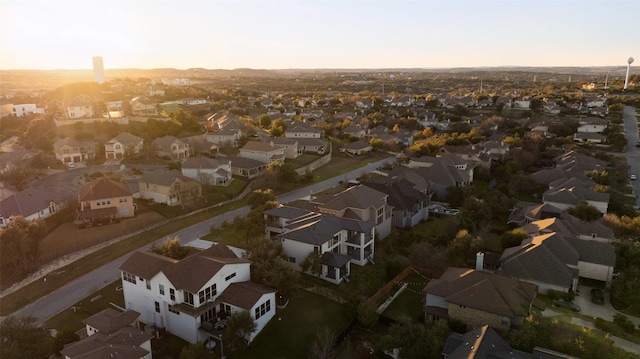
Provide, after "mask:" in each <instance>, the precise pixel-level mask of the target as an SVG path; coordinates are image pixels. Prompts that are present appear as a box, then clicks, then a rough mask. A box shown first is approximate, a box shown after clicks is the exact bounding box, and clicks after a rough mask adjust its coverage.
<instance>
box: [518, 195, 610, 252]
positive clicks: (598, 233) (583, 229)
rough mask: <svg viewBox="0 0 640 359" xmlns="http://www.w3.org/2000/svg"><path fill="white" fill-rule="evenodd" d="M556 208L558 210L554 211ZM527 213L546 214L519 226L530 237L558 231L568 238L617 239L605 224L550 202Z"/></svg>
mask: <svg viewBox="0 0 640 359" xmlns="http://www.w3.org/2000/svg"><path fill="white" fill-rule="evenodd" d="M552 208H553V209H552ZM554 209H555V210H556V211H558V212H556V213H554V212H553V211H554ZM526 214H527V215H532V216H533V215H534V214H538V215H539V216H541V217H542V216H545V217H543V218H540V219H536V220H532V221H530V222H529V223H526V224H523V225H522V226H521V227H519V229H521V230H523V231H525V232H526V233H527V234H529V237H535V236H538V235H542V234H546V233H552V232H557V233H560V234H561V235H563V236H564V237H566V238H577V239H582V240H589V241H597V242H603V243H611V242H613V241H615V237H614V235H613V233H612V232H611V230H609V229H608V228H607V227H605V226H604V225H603V224H601V223H598V222H585V221H582V220H580V219H578V218H577V217H574V216H572V215H570V214H569V213H567V212H565V211H561V210H560V209H558V208H555V207H553V206H551V205H548V204H542V205H538V206H536V207H533V208H531V209H530V210H529V211H528V212H527V213H526ZM546 216H548V217H546Z"/></svg>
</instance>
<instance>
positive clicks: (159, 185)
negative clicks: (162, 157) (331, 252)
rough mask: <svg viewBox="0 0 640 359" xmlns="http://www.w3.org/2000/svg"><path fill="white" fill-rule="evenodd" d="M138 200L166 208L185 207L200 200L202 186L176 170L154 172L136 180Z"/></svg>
mask: <svg viewBox="0 0 640 359" xmlns="http://www.w3.org/2000/svg"><path fill="white" fill-rule="evenodd" d="M138 190H139V191H140V198H142V199H147V200H151V201H153V202H155V203H163V204H166V205H167V206H177V205H186V204H189V203H192V202H195V201H198V200H200V199H202V185H201V184H200V183H198V182H197V181H196V180H194V179H191V178H189V177H187V176H185V175H183V174H182V172H180V171H178V170H165V169H160V170H155V171H151V172H147V173H145V174H143V175H142V176H141V177H140V178H139V179H138Z"/></svg>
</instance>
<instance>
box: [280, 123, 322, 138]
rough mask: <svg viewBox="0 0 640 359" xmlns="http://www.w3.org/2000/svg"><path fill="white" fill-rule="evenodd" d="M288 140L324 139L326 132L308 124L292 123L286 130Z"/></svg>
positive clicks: (285, 135)
mask: <svg viewBox="0 0 640 359" xmlns="http://www.w3.org/2000/svg"><path fill="white" fill-rule="evenodd" d="M284 137H287V138H296V139H299V138H324V130H323V129H319V128H315V127H312V126H310V125H309V124H308V123H307V122H302V121H292V122H291V123H289V125H288V126H287V128H286V129H285V130H284Z"/></svg>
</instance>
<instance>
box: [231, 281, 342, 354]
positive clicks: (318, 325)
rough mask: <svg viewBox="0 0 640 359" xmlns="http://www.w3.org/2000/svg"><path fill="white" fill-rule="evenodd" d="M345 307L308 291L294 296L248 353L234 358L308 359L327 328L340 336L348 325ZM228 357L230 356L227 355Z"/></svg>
mask: <svg viewBox="0 0 640 359" xmlns="http://www.w3.org/2000/svg"><path fill="white" fill-rule="evenodd" d="M350 320H351V318H349V317H348V316H347V315H346V314H345V311H344V309H343V306H342V305H340V304H338V303H336V302H333V301H331V300H329V299H326V298H324V297H321V296H319V295H316V294H312V293H308V292H305V291H300V292H298V293H297V294H296V295H295V296H293V297H292V298H291V300H290V302H289V305H288V306H287V307H286V308H285V309H278V312H277V313H276V316H275V317H274V318H273V319H271V322H269V324H267V326H266V327H265V328H264V329H263V330H262V332H261V333H260V335H258V337H257V338H256V339H255V340H254V341H253V343H251V346H250V347H249V348H247V349H246V350H243V351H240V352H238V353H234V354H232V355H229V357H231V358H283V359H284V358H295V359H298V358H307V357H308V353H309V349H310V348H311V345H312V343H313V342H314V340H315V337H316V334H317V333H318V332H319V331H320V330H322V329H324V328H328V329H329V330H330V331H331V332H332V333H334V334H337V333H339V332H341V331H342V330H344V329H345V328H346V327H347V325H348V324H349V321H350ZM225 354H227V353H225Z"/></svg>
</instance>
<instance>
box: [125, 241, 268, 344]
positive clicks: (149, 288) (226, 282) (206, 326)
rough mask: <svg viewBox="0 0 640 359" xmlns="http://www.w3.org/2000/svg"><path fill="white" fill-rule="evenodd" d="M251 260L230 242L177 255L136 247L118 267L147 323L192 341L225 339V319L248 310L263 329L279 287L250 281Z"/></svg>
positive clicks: (129, 302)
mask: <svg viewBox="0 0 640 359" xmlns="http://www.w3.org/2000/svg"><path fill="white" fill-rule="evenodd" d="M250 266H251V262H250V261H248V260H246V259H243V258H239V257H238V256H237V255H236V254H235V253H234V252H233V251H232V250H231V249H230V248H229V247H227V246H225V245H222V244H218V245H216V244H214V245H213V246H211V247H210V248H208V249H205V250H202V251H200V252H198V253H196V254H193V255H190V256H188V257H187V258H185V259H182V260H179V261H178V260H175V259H171V258H168V257H164V256H161V255H158V254H154V253H150V252H141V251H137V252H134V253H133V254H131V256H130V257H129V258H128V259H127V260H126V261H125V262H124V263H123V264H122V265H121V266H120V275H121V278H122V288H123V292H124V302H125V306H126V308H127V309H129V310H136V311H138V312H140V313H141V315H140V321H141V322H142V323H145V324H146V326H147V327H155V328H161V329H165V330H166V331H168V332H169V333H171V334H173V335H176V336H178V337H180V338H182V339H184V340H186V341H187V342H189V343H193V344H195V343H198V342H205V341H211V340H214V341H221V340H222V332H223V330H224V327H225V325H226V320H227V319H228V317H229V316H230V315H232V314H233V313H237V312H241V311H247V312H249V313H250V314H251V317H252V318H253V320H254V321H255V323H256V331H255V332H253V333H252V334H250V335H248V336H247V337H245V338H244V339H245V340H246V341H247V342H251V341H253V339H254V338H255V337H256V336H257V335H258V334H259V333H260V332H261V331H262V329H263V328H264V327H265V326H266V325H267V323H268V322H269V321H270V320H271V318H273V317H274V315H275V313H276V302H275V290H273V289H271V288H267V287H264V286H262V285H259V284H255V283H252V282H250V280H251V273H250Z"/></svg>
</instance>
